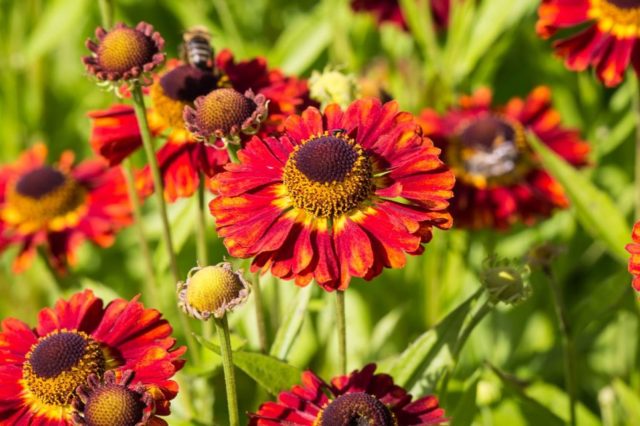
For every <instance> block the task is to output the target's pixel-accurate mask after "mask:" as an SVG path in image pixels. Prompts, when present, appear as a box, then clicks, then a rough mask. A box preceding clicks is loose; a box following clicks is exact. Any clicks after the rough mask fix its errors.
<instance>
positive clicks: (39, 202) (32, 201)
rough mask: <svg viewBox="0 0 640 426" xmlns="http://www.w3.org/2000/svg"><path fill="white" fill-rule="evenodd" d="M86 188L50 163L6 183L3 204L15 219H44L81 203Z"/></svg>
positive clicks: (42, 220)
mask: <svg viewBox="0 0 640 426" xmlns="http://www.w3.org/2000/svg"><path fill="white" fill-rule="evenodd" d="M85 200H86V190H85V189H84V188H83V187H82V186H81V185H79V184H78V183H77V182H76V181H75V180H74V179H73V178H72V177H70V176H68V175H66V174H64V173H62V172H61V171H60V170H57V169H55V168H53V167H50V166H42V167H39V168H37V169H34V170H31V171H29V172H27V173H25V174H24V175H22V176H21V177H20V178H19V179H18V180H17V181H16V182H15V184H14V185H13V186H12V187H10V189H9V191H8V194H7V204H8V206H9V207H10V208H11V209H13V210H14V211H15V212H16V213H17V216H18V217H17V218H16V219H17V221H19V222H36V223H39V224H44V223H47V222H49V221H51V220H53V219H55V218H59V217H62V216H65V215H66V214H68V213H71V212H73V211H75V210H76V209H77V208H78V207H80V206H82V205H83V204H84V202H85Z"/></svg>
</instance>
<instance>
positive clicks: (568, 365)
mask: <svg viewBox="0 0 640 426" xmlns="http://www.w3.org/2000/svg"><path fill="white" fill-rule="evenodd" d="M543 272H544V274H545V275H546V276H547V279H548V282H549V286H550V287H551V294H552V296H553V304H554V307H555V310H556V315H557V317H558V323H559V326H560V332H561V333H562V352H563V361H564V371H565V374H564V382H565V387H566V388H567V393H568V394H569V416H570V423H569V424H570V425H571V426H575V425H576V393H577V388H578V376H577V374H576V350H575V342H574V340H573V335H572V333H571V329H570V327H569V321H568V319H567V310H566V307H565V305H564V300H563V297H562V291H561V289H560V287H559V285H558V282H557V280H556V279H555V275H554V274H553V271H552V270H551V268H550V267H545V268H543Z"/></svg>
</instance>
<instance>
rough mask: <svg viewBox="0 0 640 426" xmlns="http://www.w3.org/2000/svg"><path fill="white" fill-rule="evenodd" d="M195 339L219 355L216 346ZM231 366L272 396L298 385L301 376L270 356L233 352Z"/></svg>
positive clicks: (288, 365)
mask: <svg viewBox="0 0 640 426" xmlns="http://www.w3.org/2000/svg"><path fill="white" fill-rule="evenodd" d="M196 339H197V340H198V342H199V343H200V344H201V345H203V346H204V347H205V348H207V349H209V350H211V351H213V352H215V353H217V354H218V355H220V348H219V347H218V346H216V345H214V344H213V343H211V342H208V341H206V340H204V339H203V338H201V337H199V336H196ZM233 364H234V365H235V366H236V367H238V368H239V369H240V370H242V371H244V372H245V373H246V374H247V375H248V376H249V377H251V378H252V379H253V380H255V381H256V383H258V384H259V385H260V386H262V387H263V388H264V389H265V390H266V391H267V392H269V393H270V394H271V395H274V396H277V395H278V394H279V393H280V392H281V391H283V390H286V389H290V388H291V387H292V386H293V385H296V384H298V383H300V375H301V374H302V372H301V371H300V370H299V369H298V368H296V367H294V366H293V365H290V364H287V363H286V362H283V361H280V360H279V359H276V358H274V357H272V356H269V355H263V354H259V353H254V352H244V351H234V352H233Z"/></svg>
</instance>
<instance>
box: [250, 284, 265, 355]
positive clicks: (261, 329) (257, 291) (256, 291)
mask: <svg viewBox="0 0 640 426" xmlns="http://www.w3.org/2000/svg"><path fill="white" fill-rule="evenodd" d="M252 290H253V297H254V303H255V307H256V323H257V326H258V340H259V342H260V352H262V353H265V354H266V353H267V349H268V347H269V343H268V341H267V327H266V325H265V324H266V323H265V319H264V302H263V299H262V289H261V288H260V272H256V273H255V274H253V286H252Z"/></svg>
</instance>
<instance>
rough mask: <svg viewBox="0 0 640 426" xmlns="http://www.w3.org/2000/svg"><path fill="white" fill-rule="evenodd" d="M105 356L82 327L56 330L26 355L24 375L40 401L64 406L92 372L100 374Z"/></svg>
mask: <svg viewBox="0 0 640 426" xmlns="http://www.w3.org/2000/svg"><path fill="white" fill-rule="evenodd" d="M105 368H106V360H105V356H104V353H103V352H102V350H101V348H100V345H99V344H98V343H97V342H96V341H95V340H93V339H92V338H91V337H90V336H88V335H87V334H86V333H83V332H82V331H64V330H63V331H54V332H52V333H49V334H48V335H47V336H44V337H41V338H40V339H39V340H38V341H37V342H36V343H35V344H34V345H33V346H32V347H31V350H30V351H29V353H28V354H27V356H26V360H25V363H24V365H23V367H22V378H23V380H24V382H25V384H26V387H27V388H28V389H29V391H30V392H31V393H32V394H33V395H34V396H35V398H36V399H37V401H38V402H40V403H43V404H47V405H55V406H65V405H68V404H69V403H70V400H71V398H72V397H73V394H74V392H75V390H76V388H77V387H78V386H79V385H83V384H85V383H86V381H87V377H89V375H90V374H96V375H98V376H101V375H102V374H103V373H104V371H105Z"/></svg>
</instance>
